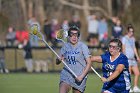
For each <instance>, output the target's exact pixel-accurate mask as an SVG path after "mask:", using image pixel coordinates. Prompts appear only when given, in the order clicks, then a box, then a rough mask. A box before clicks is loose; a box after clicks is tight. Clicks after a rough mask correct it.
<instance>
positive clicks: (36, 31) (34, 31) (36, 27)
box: [30, 24, 44, 40]
mask: <svg viewBox="0 0 140 93" xmlns="http://www.w3.org/2000/svg"><path fill="white" fill-rule="evenodd" d="M30 34H32V35H36V36H37V37H38V38H39V39H41V40H43V39H44V37H43V35H42V34H41V32H40V27H39V25H38V24H32V25H31V27H30Z"/></svg>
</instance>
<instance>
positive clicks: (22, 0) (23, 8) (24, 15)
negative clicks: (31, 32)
mask: <svg viewBox="0 0 140 93" xmlns="http://www.w3.org/2000/svg"><path fill="white" fill-rule="evenodd" d="M19 3H20V5H21V8H22V11H23V18H24V20H23V23H24V24H26V22H27V9H26V3H25V0H19Z"/></svg>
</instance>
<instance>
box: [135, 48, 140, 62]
mask: <svg viewBox="0 0 140 93" xmlns="http://www.w3.org/2000/svg"><path fill="white" fill-rule="evenodd" d="M134 53H135V55H136V58H137V61H138V62H140V58H139V55H138V52H137V49H136V47H135V48H134Z"/></svg>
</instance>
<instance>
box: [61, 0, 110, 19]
mask: <svg viewBox="0 0 140 93" xmlns="http://www.w3.org/2000/svg"><path fill="white" fill-rule="evenodd" d="M60 2H61V3H62V4H63V5H67V6H71V7H74V8H77V9H80V10H95V11H101V12H102V13H103V14H104V15H105V16H106V17H107V18H110V16H109V14H108V13H107V12H106V11H105V10H104V9H103V8H100V7H97V6H96V7H90V6H89V5H87V3H86V4H84V5H77V4H74V3H70V2H68V1H66V0H60ZM86 15H87V14H86Z"/></svg>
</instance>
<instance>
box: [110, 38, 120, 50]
mask: <svg viewBox="0 0 140 93" xmlns="http://www.w3.org/2000/svg"><path fill="white" fill-rule="evenodd" d="M112 42H114V43H117V45H118V47H119V48H120V52H121V51H122V42H121V40H119V39H117V38H114V39H112V40H110V42H109V44H110V43H112Z"/></svg>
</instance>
